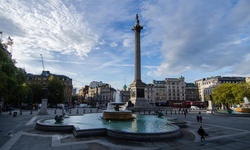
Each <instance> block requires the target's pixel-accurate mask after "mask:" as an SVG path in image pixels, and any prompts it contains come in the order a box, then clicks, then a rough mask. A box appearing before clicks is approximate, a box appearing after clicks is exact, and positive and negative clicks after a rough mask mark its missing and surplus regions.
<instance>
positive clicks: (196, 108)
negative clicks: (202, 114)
mask: <svg viewBox="0 0 250 150" xmlns="http://www.w3.org/2000/svg"><path fill="white" fill-rule="evenodd" d="M191 110H200V108H199V107H198V106H191Z"/></svg>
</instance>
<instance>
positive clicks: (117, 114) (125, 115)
mask: <svg viewBox="0 0 250 150" xmlns="http://www.w3.org/2000/svg"><path fill="white" fill-rule="evenodd" d="M115 95H116V96H115V102H111V103H109V104H108V107H107V108H108V109H107V110H104V111H103V113H102V118H103V119H105V120H131V119H134V117H133V116H132V112H131V111H130V110H120V108H122V107H121V106H122V105H124V104H125V103H124V102H121V97H120V92H119V91H118V90H117V91H116V94H115ZM111 106H113V107H111Z"/></svg>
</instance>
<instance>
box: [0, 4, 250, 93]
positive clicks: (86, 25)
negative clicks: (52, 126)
mask: <svg viewBox="0 0 250 150" xmlns="http://www.w3.org/2000/svg"><path fill="white" fill-rule="evenodd" d="M136 14H138V15H139V20H140V24H141V25H142V26H143V27H144V28H143V30H142V31H141V54H142V56H141V65H142V68H141V72H142V77H141V78H142V80H143V81H144V82H145V83H152V80H164V79H165V78H170V77H174V78H178V77H180V76H184V77H185V81H186V82H194V80H197V79H201V78H205V77H210V76H218V75H220V76H250V70H249V64H250V15H249V14H250V1H249V0H239V1H237V0H219V1H218V0H203V1H201V0H188V1H187V0H141V1H140V0H72V1H71V0H46V1H44V0H1V1H0V20H1V21H0V31H2V32H3V35H2V40H3V42H7V39H8V36H10V37H11V38H12V39H13V40H14V44H13V46H12V50H11V48H9V50H11V51H12V53H13V58H14V59H16V61H17V66H18V67H21V68H25V70H26V72H28V73H33V74H40V73H41V72H42V70H43V67H42V63H41V61H40V60H41V58H40V54H42V55H43V59H44V65H45V70H49V71H50V72H51V73H53V74H61V75H66V76H68V77H70V78H72V79H73V85H74V87H77V88H78V89H79V88H80V87H81V86H84V85H89V83H90V82H91V81H102V82H104V83H108V84H111V85H112V87H114V88H117V89H121V88H122V86H123V85H124V84H127V85H129V84H130V83H132V81H133V79H134V32H133V31H132V27H133V26H134V25H135V15H136Z"/></svg>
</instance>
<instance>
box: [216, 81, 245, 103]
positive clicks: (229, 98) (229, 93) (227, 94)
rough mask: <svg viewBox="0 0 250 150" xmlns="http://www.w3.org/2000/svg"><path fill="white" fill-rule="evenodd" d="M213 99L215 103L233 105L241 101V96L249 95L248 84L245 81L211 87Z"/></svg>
mask: <svg viewBox="0 0 250 150" xmlns="http://www.w3.org/2000/svg"><path fill="white" fill-rule="evenodd" d="M212 96H213V101H214V102H215V104H223V105H226V104H228V105H234V104H240V103H242V102H243V98H244V97H247V98H248V99H249V97H250V85H249V84H247V83H239V84H233V83H225V84H221V85H219V86H217V87H215V88H214V89H213V94H212Z"/></svg>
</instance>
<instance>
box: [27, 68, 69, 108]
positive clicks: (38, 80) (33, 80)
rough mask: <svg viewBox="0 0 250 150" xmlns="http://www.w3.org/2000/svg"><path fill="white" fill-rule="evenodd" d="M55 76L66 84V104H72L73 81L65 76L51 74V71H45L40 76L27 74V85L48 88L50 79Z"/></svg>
mask: <svg viewBox="0 0 250 150" xmlns="http://www.w3.org/2000/svg"><path fill="white" fill-rule="evenodd" d="M50 76H54V77H57V78H59V80H60V81H62V82H63V84H64V86H65V87H64V102H68V103H69V104H71V96H72V88H73V86H72V79H71V78H69V77H67V76H64V75H56V74H51V73H50V72H49V71H43V72H42V74H40V75H34V74H30V73H28V74H27V79H26V84H36V85H42V86H43V87H46V86H47V85H48V83H49V77H50Z"/></svg>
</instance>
